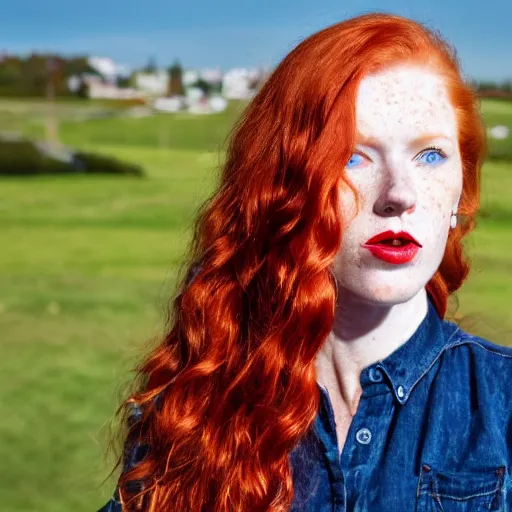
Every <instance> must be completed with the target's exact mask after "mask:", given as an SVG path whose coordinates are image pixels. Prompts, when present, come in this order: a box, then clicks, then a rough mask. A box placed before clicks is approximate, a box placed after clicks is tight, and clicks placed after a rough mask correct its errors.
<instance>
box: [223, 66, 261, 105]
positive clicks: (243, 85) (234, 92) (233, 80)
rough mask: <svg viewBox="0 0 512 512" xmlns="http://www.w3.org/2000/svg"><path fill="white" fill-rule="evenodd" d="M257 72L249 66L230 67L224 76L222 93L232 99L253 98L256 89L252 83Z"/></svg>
mask: <svg viewBox="0 0 512 512" xmlns="http://www.w3.org/2000/svg"><path fill="white" fill-rule="evenodd" d="M255 71H256V74H255ZM257 73H258V72H257V70H250V69H247V68H234V69H230V70H229V71H228V72H226V73H225V75H224V76H223V78H222V95H223V96H224V97H225V98H227V99H232V100H235V99H236V100H241V99H249V98H252V97H253V96H254V91H253V89H252V88H251V84H252V83H253V81H254V79H255V77H257V76H258V75H257Z"/></svg>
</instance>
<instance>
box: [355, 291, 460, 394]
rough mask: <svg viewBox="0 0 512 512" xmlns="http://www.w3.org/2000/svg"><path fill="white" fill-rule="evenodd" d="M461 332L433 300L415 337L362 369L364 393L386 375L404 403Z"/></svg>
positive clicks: (429, 301)
mask: <svg viewBox="0 0 512 512" xmlns="http://www.w3.org/2000/svg"><path fill="white" fill-rule="evenodd" d="M458 329H459V326H458V325H457V324H455V323H453V322H448V321H444V320H442V319H441V318H440V317H439V315H438V313H437V311H436V309H435V307H434V305H433V303H432V301H431V300H430V298H429V299H428V310H427V314H426V315H425V318H424V319H423V320H422V322H421V323H420V325H419V326H418V328H417V329H416V331H415V332H414V334H413V335H412V336H411V337H410V338H409V339H408V340H407V341H406V342H405V343H403V344H402V345H400V346H399V347H398V348H397V349H396V350H394V351H393V352H392V353H391V354H390V355H389V356H387V357H386V358H385V359H382V360H379V361H377V362H376V363H373V364H371V365H370V366H367V367H366V368H364V369H363V370H362V372H361V375H360V382H361V386H362V388H363V390H364V388H365V387H368V386H369V385H373V384H374V383H375V382H380V381H382V380H384V376H383V374H382V373H385V374H386V376H387V377H388V379H389V383H390V385H391V387H392V389H393V392H394V394H395V397H396V399H397V400H398V402H400V403H401V404H404V403H405V402H407V400H408V399H409V396H410V395H411V391H412V389H413V388H414V387H415V386H416V384H417V383H418V382H419V381H420V380H421V378H422V377H423V376H425V375H426V373H427V372H428V371H429V370H430V368H431V367H432V366H433V365H434V363H435V362H436V360H437V359H438V358H439V356H440V355H441V353H442V352H443V351H444V350H445V349H446V347H447V346H448V345H449V343H450V341H451V340H452V338H453V336H454V334H455V333H456V332H457V331H458Z"/></svg>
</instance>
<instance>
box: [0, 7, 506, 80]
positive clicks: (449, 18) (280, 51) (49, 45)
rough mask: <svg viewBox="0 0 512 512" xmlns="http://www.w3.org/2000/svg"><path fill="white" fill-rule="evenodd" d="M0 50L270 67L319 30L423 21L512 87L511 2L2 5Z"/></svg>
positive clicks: (478, 70)
mask: <svg viewBox="0 0 512 512" xmlns="http://www.w3.org/2000/svg"><path fill="white" fill-rule="evenodd" d="M2 4H3V5H2V8H1V11H0V50H4V51H7V52H9V53H27V52H30V51H32V50H37V51H58V52H59V53H63V54H68V55H72V54H78V53H82V54H83V53H88V54H94V55H100V56H108V57H112V58H113V59H115V60H116V61H117V62H119V63H120V64H127V65H129V66H140V65H143V64H145V63H146V62H147V61H148V59H149V58H150V57H154V58H155V59H156V62H157V64H158V65H159V66H162V67H164V66H168V65H170V64H171V63H172V62H173V61H174V60H175V59H176V58H179V59H180V61H181V63H182V64H183V65H184V66H185V67H220V68H222V69H227V68H229V67H235V66H260V65H263V66H274V65H275V64H276V63H277V62H279V60H281V59H282V58H283V57H284V56H285V55H286V53H288V52H289V51H290V50H291V49H292V48H293V47H294V46H296V45H297V43H299V42H300V41H301V40H302V39H304V38H305V37H307V36H308V35H310V34H312V33H313V32H316V31H317V30H319V29H321V28H323V27H326V26H328V25H331V24H333V23H336V22H338V21H341V20H343V19H346V18H348V17H351V16H355V15H357V14H362V13H365V12H370V11H375V10H378V11H384V12H392V13H395V14H400V15H403V16H407V17H410V18H413V19H415V20H418V21H421V22H423V23H426V24H427V25H428V26H429V27H431V28H435V29H438V30H440V31H441V33H442V34H443V35H444V36H445V38H447V39H448V40H449V41H450V42H451V43H453V44H454V45H455V46H456V48H457V50H458V55H459V59H460V61H461V64H462V68H463V71H464V73H465V74H466V75H467V76H468V77H473V78H477V79H493V80H504V79H512V1H511V0H486V1H485V2H482V1H476V0H460V2H459V0H426V1H424V2H419V1H418V0H414V2H411V3H409V2H407V1H406V0H401V1H396V0H380V1H378V2H377V1H373V2H362V1H357V0H347V1H343V0H253V1H251V0H239V1H237V2H235V1H234V0H209V1H205V0H180V1H178V0H144V1H143V0H131V1H130V0H103V1H100V0H86V1H80V0H74V1H70V0H21V1H6V2H2Z"/></svg>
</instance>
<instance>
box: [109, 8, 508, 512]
mask: <svg viewBox="0 0 512 512" xmlns="http://www.w3.org/2000/svg"><path fill="white" fill-rule="evenodd" d="M484 148H485V139H484V131H483V127H482V122H481V119H480V117H479V114H478V106H477V103H476V100H475V97H474V95H473V93H472V92H471V90H470V89H469V88H468V87H467V86H466V85H465V84H464V82H463V80H462V79H461V75H460V72H459V69H458V65H457V61H456V58H455V56H454V53H453V52H452V50H451V49H450V47H449V46H447V44H446V43H445V42H443V41H442V39H440V38H439V36H437V35H436V34H434V33H432V32H430V31H428V30H427V29H425V28H424V27H422V26H421V25H419V24H417V23H415V22H413V21H410V20H407V19H404V18H401V17H397V16H391V15H385V14H373V15H364V16H361V17H357V18H353V19H350V20H348V21H345V22H343V23H340V24H337V25H334V26H332V27H329V28H327V29H325V30H322V31H321V32H319V33H317V34H315V35H313V36H311V37H309V38H308V39H306V40H305V41H304V42H302V43H301V44H300V45H299V46H298V47H297V48H296V49H294V50H293V51H292V52H291V53H290V54H289V55H288V56H287V57H286V58H285V59H284V60H283V62H282V63H281V64H280V65H279V66H278V68H277V69H276V70H275V72H274V73H273V75H272V76H271V77H270V78H269V80H268V81H267V83H266V84H265V85H264V86H263V88H262V89H261V91H260V92H259V94H258V95H257V96H256V97H255V98H254V100H253V101H252V102H251V104H250V106H249V107H248V109H247V111H246V114H245V116H244V117H243V119H242V121H241V122H240V123H239V125H238V126H237V128H236V130H235V133H234V135H233V137H232V140H231V143H230V147H229V150H228V154H227V161H226V163H225V165H224V167H223V172H222V175H221V180H220V184H219V187H218V190H217V191H216V192H215V194H214V195H213V197H212V199H211V200H210V201H208V202H207V204H206V205H205V208H204V209H203V211H202V213H201V214H200V216H199V218H198V220H197V224H196V232H195V237H194V242H193V244H192V247H191V253H192V254H191V257H190V270H189V273H188V277H189V279H188V280H184V282H182V283H181V285H180V288H179V292H180V293H179V294H178V295H177V297H176V298H175V299H174V303H173V318H172V322H171V327H170V329H169V333H168V334H167V336H166V337H165V339H164V340H163V341H162V343H161V344H160V345H159V346H158V347H157V348H156V349H155V350H153V352H151V353H150V354H149V356H148V357H147V359H146V360H145V361H144V362H143V363H142V364H141V366H140V368H139V376H140V382H139V384H138V388H137V389H136V392H134V393H133V395H132V396H131V397H130V398H129V399H128V400H127V401H126V404H125V405H126V407H125V408H124V410H125V411H132V412H133V411H134V412H135V414H132V415H131V416H130V418H131V421H130V428H129V431H128V434H127V436H126V440H125V459H124V471H123V473H122V475H121V478H120V480H119V486H118V489H117V491H116V494H115V496H114V498H113V499H112V500H111V501H110V502H109V504H107V505H106V506H105V507H104V508H103V510H104V511H106V510H110V511H120V510H123V511H132V510H144V511H159V512H163V511H194V512H195V511H208V512H209V511H214V512H221V511H222V512H224V511H251V512H252V511H265V512H267V511H268V512H284V511H288V510H292V511H296V512H297V511H328V510H329V511H331V510H336V511H356V510H357V511H412V510H416V511H427V510H428V511H431V510H432V511H433V510H440V511H441V510H443V511H445V512H448V511H455V510H457V511H459V512H460V511H466V512H467V511H476V510H499V511H505V510H507V511H508V510H510V509H511V507H512V494H511V490H510V485H511V484H510V474H509V471H510V466H511V445H512V423H511V411H512V394H511V393H509V392H508V388H509V386H510V384H509V383H510V381H511V380H512V350H511V349H507V348H504V347H501V346H499V345H496V344H493V343H491V342H489V341H486V340H484V339H481V338H478V337H476V336H472V335H470V334H468V333H466V332H464V331H463V330H462V329H461V328H460V327H459V326H458V325H456V324H455V323H453V322H450V321H447V320H444V316H445V312H446V307H447V299H448V297H449V296H450V295H451V294H452V293H454V292H455V291H456V290H458V289H459V288H460V286H461V285H462V283H463V282H464V280H465V278H466V276H467V274H468V271H469V264H468V263H467V262H466V261H465V260H464V258H463V253H462V239H463V237H464V236H466V235H467V234H468V233H469V232H470V231H471V229H472V228H473V226H474V218H475V215H476V212H477V209H478V205H479V176H480V167H481V165H482V161H483V158H484ZM134 404H135V405H134ZM128 414H129V413H128Z"/></svg>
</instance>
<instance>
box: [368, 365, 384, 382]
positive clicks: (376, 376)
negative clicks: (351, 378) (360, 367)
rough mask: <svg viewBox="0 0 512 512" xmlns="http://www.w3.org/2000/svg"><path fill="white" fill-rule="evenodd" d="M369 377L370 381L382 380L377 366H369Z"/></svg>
mask: <svg viewBox="0 0 512 512" xmlns="http://www.w3.org/2000/svg"><path fill="white" fill-rule="evenodd" d="M369 377H370V380H371V381H372V382H380V381H381V380H382V372H381V371H380V370H379V369H378V368H370V373H369Z"/></svg>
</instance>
